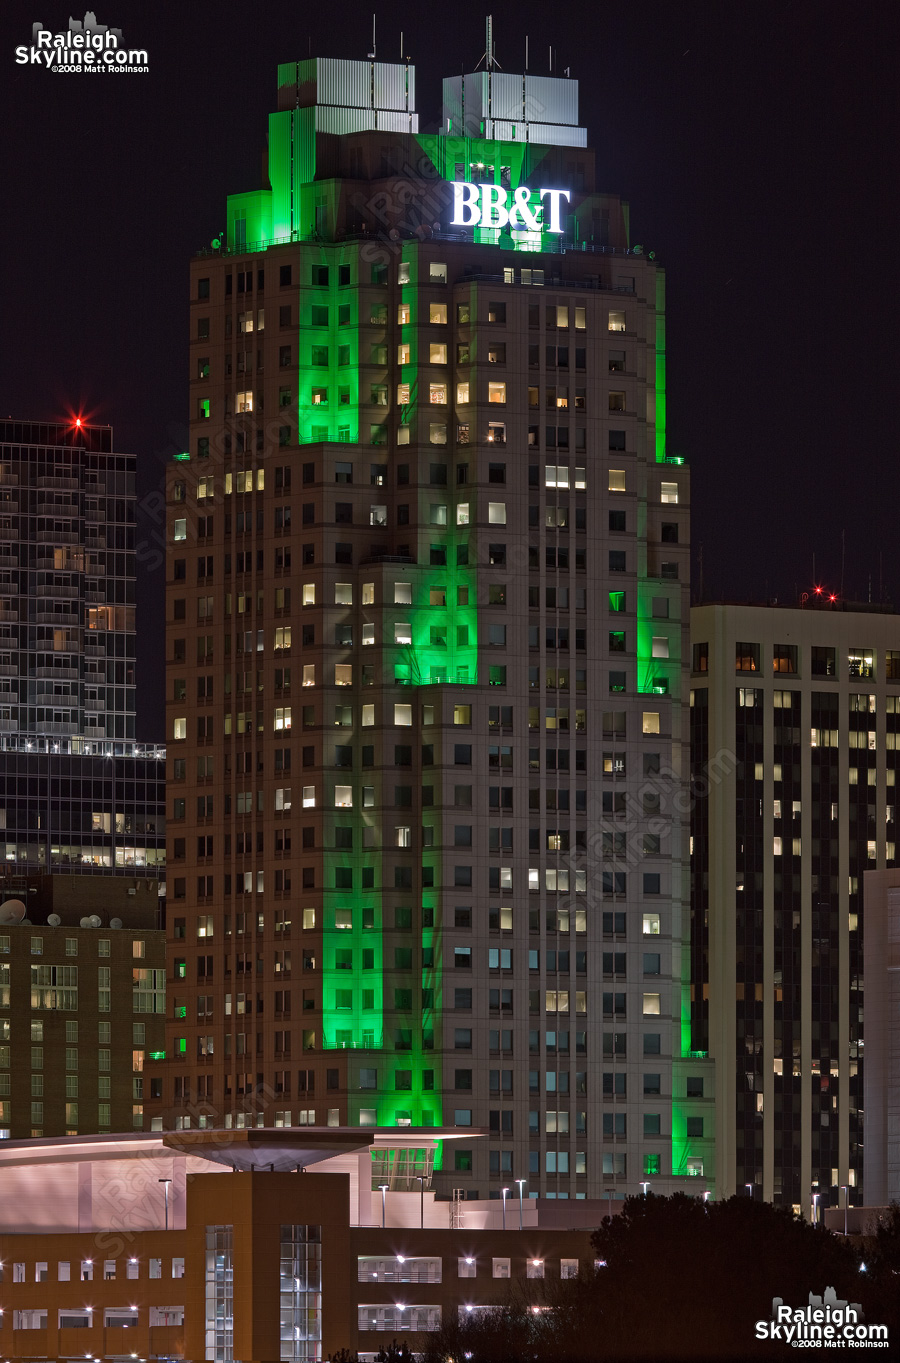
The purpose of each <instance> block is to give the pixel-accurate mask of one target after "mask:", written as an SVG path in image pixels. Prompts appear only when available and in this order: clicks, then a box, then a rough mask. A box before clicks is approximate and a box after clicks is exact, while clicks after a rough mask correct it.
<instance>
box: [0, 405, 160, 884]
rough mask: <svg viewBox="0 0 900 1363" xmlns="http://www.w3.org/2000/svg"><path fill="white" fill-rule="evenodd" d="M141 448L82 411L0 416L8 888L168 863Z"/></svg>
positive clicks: (1, 715)
mask: <svg viewBox="0 0 900 1363" xmlns="http://www.w3.org/2000/svg"><path fill="white" fill-rule="evenodd" d="M134 479H135V457H134V455H131V454H120V453H118V452H116V451H114V449H113V435H112V430H111V428H110V427H108V426H92V425H89V424H87V423H85V422H81V421H80V420H77V419H74V420H72V421H70V422H65V423H63V422H29V421H0V829H2V832H0V839H2V841H0V847H2V848H3V858H2V860H3V888H5V889H6V890H8V891H10V892H13V893H18V892H19V891H20V890H21V884H20V883H19V879H20V878H21V877H23V876H33V875H34V874H43V875H51V874H56V873H60V872H62V873H64V874H73V873H74V874H79V873H91V872H93V871H96V870H100V871H103V872H112V873H118V874H120V875H132V874H138V875H141V874H149V875H152V876H160V875H161V874H162V871H163V868H164V865H165V826H164V822H163V809H164V804H165V796H164V791H163V784H164V780H165V751H164V750H163V749H162V748H161V747H157V746H156V745H153V744H143V743H136V742H135V679H134V646H135V634H134V629H135V620H134V611H135V607H134V599H135V553H134V518H135V488H134Z"/></svg>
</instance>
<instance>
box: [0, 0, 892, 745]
mask: <svg viewBox="0 0 900 1363" xmlns="http://www.w3.org/2000/svg"><path fill="white" fill-rule="evenodd" d="M94 9H95V12H96V14H97V18H98V20H99V21H100V22H101V23H106V24H109V25H111V26H114V27H120V28H121V29H122V30H123V37H124V40H125V42H126V44H127V45H128V46H132V47H144V48H147V49H148V51H149V56H150V73H149V74H148V75H122V76H118V77H115V76H106V77H103V76H96V77H88V78H86V77H84V76H65V75H54V74H51V73H50V72H47V71H44V70H41V69H39V68H38V67H34V66H27V67H22V66H17V65H16V64H15V54H14V49H15V47H16V46H18V45H19V44H27V43H29V42H30V38H31V25H32V23H33V22H34V21H35V20H36V19H41V20H42V22H43V24H44V26H45V27H46V28H49V29H51V30H52V31H53V32H56V31H59V30H61V29H64V28H65V26H66V24H67V22H68V16H69V13H70V9H69V8H68V7H67V5H63V4H62V0H33V3H27V4H26V3H22V0H4V3H3V5H2V8H0V100H2V105H3V108H2V124H0V126H2V141H0V147H2V165H0V176H2V178H0V183H2V186H3V191H4V199H5V211H4V212H3V214H2V218H0V223H2V225H0V234H2V244H3V251H2V256H0V259H2V269H0V317H2V319H3V324H4V333H5V346H4V351H5V354H4V363H3V364H2V365H0V410H2V411H3V413H4V414H5V415H11V416H16V417H26V418H29V417H30V418H58V417H60V416H63V415H65V414H66V413H67V412H70V411H76V410H80V411H81V412H82V413H83V414H84V415H85V416H89V417H90V418H91V419H93V420H95V421H98V422H109V423H111V424H112V425H113V426H114V427H115V431H116V444H117V447H118V448H119V449H122V450H131V451H134V452H135V453H136V454H137V456H138V469H139V475H138V487H139V492H140V494H141V515H140V523H139V533H138V541H139V553H140V557H141V559H142V562H143V565H144V566H143V568H142V570H141V571H142V576H141V582H140V589H139V598H138V599H139V610H140V617H139V618H140V626H139V628H140V635H139V661H140V663H141V666H140V668H139V674H138V677H139V683H140V687H139V693H140V707H141V708H140V716H139V735H140V736H142V737H145V738H147V739H152V738H161V737H162V733H163V728H162V675H161V670H160V669H159V667H158V666H155V664H158V661H159V659H160V657H161V649H160V637H161V631H162V619H163V612H162V598H163V584H164V574H163V571H162V567H161V562H160V559H161V555H160V552H159V551H160V547H161V539H160V538H159V533H160V528H161V518H160V498H159V488H160V486H161V481H162V470H163V463H164V461H165V459H166V458H167V457H168V456H169V455H171V454H172V453H173V452H174V451H175V450H176V449H182V448H185V447H186V438H187V426H186V417H187V397H188V386H187V385H188V361H187V302H188V298H187V279H188V260H189V257H190V255H191V254H192V252H194V251H195V250H197V249H198V248H199V247H202V246H204V245H206V244H208V243H209V241H210V239H211V237H213V236H214V235H216V233H217V232H218V231H220V230H221V228H222V227H223V226H224V205H225V196H226V194H227V193H229V192H232V191H237V190H241V189H248V188H253V187H255V186H256V185H257V184H258V183H259V182H260V179H259V177H260V164H261V156H262V150H263V146H264V139H265V132H266V121H267V115H268V113H269V111H270V110H271V109H273V108H274V107H275V93H276V84H275V76H276V65H277V63H278V62H279V61H291V60H295V59H298V58H303V57H306V56H308V55H309V54H310V53H312V54H313V55H321V56H336V57H352V58H364V57H365V56H366V54H367V53H368V51H369V49H370V42H371V15H372V8H371V4H368V5H362V4H358V3H345V4H343V5H340V6H338V5H336V4H334V3H322V4H320V5H300V4H296V3H281V2H280V0H279V2H278V3H275V2H273V0H258V2H257V3H252V4H249V3H246V0H242V3H240V4H238V3H235V0H216V2H215V3H212V0H188V3H183V0H178V3H176V0H157V2H156V3H153V4H144V3H140V4H138V3H134V0H96V3H95V5H94ZM492 9H493V14H494V31H495V39H496V57H497V60H498V61H499V63H500V64H501V66H502V67H503V68H504V69H505V70H507V71H521V70H522V67H523V65H524V49H525V35H526V34H528V35H529V37H530V57H531V60H530V69H531V70H532V71H533V72H535V73H539V74H540V73H545V72H547V70H548V49H549V46H550V45H551V44H552V45H553V47H554V49H555V51H556V53H557V74H562V73H563V71H564V70H565V68H566V67H567V66H568V67H570V68H571V74H572V76H573V77H577V78H578V79H579V81H580V82H581V84H580V96H581V122H582V124H584V125H586V126H587V128H588V141H589V145H590V146H592V147H594V148H595V149H596V151H597V164H598V180H599V187H600V188H601V189H605V190H610V191H614V192H618V193H620V194H622V196H623V197H624V198H626V199H628V200H629V201H630V203H631V207H632V219H631V220H632V237H633V240H634V241H638V242H641V243H642V244H643V245H644V246H645V247H646V248H648V249H650V248H652V249H655V250H656V252H657V255H658V258H659V259H660V260H661V261H662V262H663V263H664V264H665V266H666V268H667V273H668V359H669V368H668V376H669V434H670V449H671V451H672V452H674V453H679V454H683V455H685V456H686V457H687V459H688V461H689V462H690V464H691V466H692V472H693V503H692V505H693V528H692V536H693V541H694V596H695V597H697V596H698V595H699V592H700V570H699V563H700V555H701V551H702V589H703V595H704V597H705V598H706V599H718V598H721V597H725V598H730V599H733V598H738V599H754V600H762V599H765V598H767V597H769V598H771V597H777V598H778V600H779V601H781V602H789V601H791V602H792V601H794V600H796V597H797V593H799V592H800V591H803V590H805V589H808V588H809V586H810V585H811V583H812V566H813V555H815V561H816V568H817V575H818V578H819V580H820V581H823V582H825V583H827V584H828V585H829V586H834V587H837V586H839V584H840V579H841V560H842V552H841V542H842V533H843V534H844V540H845V555H844V569H843V582H844V596H845V597H856V598H862V599H866V598H867V597H868V595H869V591H870V585H869V584H870V577H871V594H872V598H873V599H876V598H878V597H879V595H880V593H881V586H880V584H881V581H882V575H883V597H884V598H885V599H893V600H895V601H898V602H900V564H898V557H897V551H896V529H895V527H896V522H897V515H898V487H897V460H898V452H900V416H898V401H897V389H898V379H897V376H898V371H900V353H898V349H900V347H898V339H897V337H898V320H897V318H896V317H895V314H896V313H897V311H898V307H900V287H898V283H900V281H898V256H900V253H898V250H897V246H896V242H895V237H896V216H897V207H898V198H900V195H898V189H897V148H898V145H900V138H898V133H900V117H898V111H900V105H898V96H897V87H896V64H897V63H896V59H897V51H898V39H900V7H898V6H897V5H896V4H890V3H886V2H882V0H862V3H860V0H857V2H856V3H853V4H841V5H838V4H835V3H831V2H830V0H821V2H820V3H773V2H771V0H761V2H759V0H758V2H757V3H753V4H749V3H745V2H743V0H741V3H736V2H735V0H719V3H711V2H709V0H698V3H681V4H676V3H661V2H660V0H644V2H643V3H640V4H633V3H632V4H627V3H620V4H618V5H617V4H615V3H603V4H575V3H571V0H563V3H561V4H540V5H538V4H535V3H522V4H515V5H513V4H509V3H503V4H500V3H495V4H494V5H493V6H492ZM71 12H74V13H75V14H77V16H78V17H81V15H82V12H83V11H82V10H81V8H76V9H75V10H73V11H71ZM485 12H486V11H485V7H484V6H475V5H472V4H471V3H462V4H460V3H455V4H453V5H448V6H443V7H442V6H440V5H429V6H427V7H426V6H423V5H415V4H405V5H400V4H396V3H391V4H383V3H382V4H380V5H379V6H378V10H377V16H378V30H377V46H378V57H379V59H381V60H388V61H393V60H397V59H398V58H399V54H400V32H401V30H402V31H403V33H404V45H405V46H404V51H405V52H406V53H407V54H411V56H412V59H413V61H414V63H415V65H416V68H417V105H418V109H419V112H420V116H421V126H422V127H423V129H424V128H429V127H433V126H436V124H437V121H438V119H439V118H440V97H441V86H440V81H441V77H442V76H445V75H453V74H456V73H458V72H459V71H460V70H462V69H465V70H472V69H473V68H474V66H475V64H476V62H477V61H478V59H479V57H480V56H481V53H482V51H483V48H484V14H485Z"/></svg>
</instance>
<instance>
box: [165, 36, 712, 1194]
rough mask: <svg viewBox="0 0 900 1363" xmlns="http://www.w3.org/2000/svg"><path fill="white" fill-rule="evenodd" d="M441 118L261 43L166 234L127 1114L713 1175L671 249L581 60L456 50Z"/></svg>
mask: <svg viewBox="0 0 900 1363" xmlns="http://www.w3.org/2000/svg"><path fill="white" fill-rule="evenodd" d="M441 128H442V131H440V132H439V133H433V134H423V133H420V132H419V129H418V116H417V114H416V112H415V71H414V68H413V67H412V66H409V65H406V64H402V65H388V64H385V63H378V62H375V61H370V62H351V61H326V60H321V59H317V60H310V61H305V62H299V63H289V64H287V65H284V66H281V67H280V68H279V73H278V110H277V112H275V113H273V114H272V115H271V117H270V122H269V141H268V145H269V165H268V178H269V184H268V185H266V186H265V187H263V188H261V189H258V190H253V191H250V192H246V193H241V194H236V195H232V196H231V197H230V198H229V201H228V209H227V233H226V236H225V238H224V240H220V239H216V240H214V242H213V245H212V247H211V248H210V249H208V250H206V251H204V252H202V253H201V254H200V255H199V256H198V257H196V258H195V259H194V261H193V262H192V266H191V321H190V352H191V361H190V364H191V395H190V402H191V413H190V415H191V427H190V432H191V434H190V448H189V449H188V450H187V451H185V453H184V454H183V455H181V456H178V457H177V458H176V460H175V462H173V464H172V465H171V466H170V469H169V474H168V482H167V499H168V542H169V554H168V565H169V572H168V581H169V586H168V615H167V619H168V625H167V653H166V658H167V665H168V666H167V673H168V683H167V684H168V721H167V723H168V737H169V739H170V740H171V742H170V748H169V752H170V762H169V776H170V780H171V786H170V795H169V805H170V808H169V811H168V813H169V820H170V821H169V833H170V836H169V857H170V860H171V862H172V868H171V876H172V880H171V885H170V919H169V933H170V942H169V950H170V958H171V972H172V975H173V976H174V981H173V986H172V987H173V988H174V990H175V994H176V998H175V1001H174V1020H171V1016H170V1032H171V1035H170V1042H169V1045H168V1052H169V1057H170V1060H169V1064H168V1071H167V1076H166V1079H165V1081H164V1084H165V1087H164V1098H163V1103H162V1108H161V1110H160V1111H158V1112H157V1114H156V1125H157V1126H165V1127H173V1126H174V1127H182V1128H183V1127H187V1126H191V1125H200V1126H215V1125H225V1126H235V1127H238V1126H251V1125H257V1124H258V1125H290V1124H298V1123H313V1124H323V1125H324V1124H326V1123H327V1124H329V1125H345V1124H346V1125H351V1126H357V1125H379V1126H383V1127H390V1126H412V1127H416V1126H421V1127H429V1128H432V1129H433V1128H435V1127H440V1126H442V1125H453V1126H455V1127H466V1126H469V1125H471V1126H472V1127H473V1128H478V1127H483V1128H486V1129H487V1130H488V1131H489V1133H490V1136H489V1140H487V1141H475V1142H473V1145H472V1147H471V1148H468V1147H466V1145H465V1143H464V1142H462V1143H460V1142H454V1143H453V1144H454V1151H453V1154H452V1155H451V1156H449V1157H448V1158H449V1159H450V1160H451V1161H452V1167H450V1168H446V1167H445V1168H444V1169H443V1171H442V1172H441V1174H440V1176H439V1180H438V1183H437V1185H436V1186H437V1187H438V1188H439V1189H440V1190H443V1191H445V1192H446V1191H449V1189H451V1188H455V1187H462V1188H464V1189H466V1190H467V1191H468V1192H470V1193H471V1194H472V1195H475V1194H477V1193H478V1192H480V1193H481V1194H482V1195H484V1196H487V1195H488V1193H489V1192H491V1193H494V1194H496V1193H499V1189H500V1186H501V1185H508V1184H509V1183H510V1181H511V1180H512V1179H513V1178H514V1177H520V1178H523V1179H526V1180H527V1181H528V1187H529V1191H531V1192H534V1193H538V1192H541V1193H543V1194H545V1195H547V1196H550V1197H575V1196H579V1197H580V1196H584V1195H592V1196H596V1195H605V1192H606V1190H607V1189H612V1190H614V1191H616V1192H617V1193H618V1194H621V1193H622V1192H624V1191H635V1189H636V1186H637V1184H638V1182H639V1181H640V1180H641V1179H644V1178H646V1179H650V1180H651V1181H652V1182H653V1185H654V1187H656V1188H658V1189H659V1190H662V1189H663V1188H664V1187H672V1186H674V1184H675V1183H676V1182H677V1180H678V1179H679V1178H681V1177H688V1176H691V1175H695V1176H702V1177H703V1178H705V1179H709V1178H710V1176H711V1174H712V1169H711V1150H712V1143H711V1134H712V1133H711V1123H710V1119H709V1116H708V1115H704V1114H705V1112H706V1113H707V1114H708V1110H709V1104H710V1100H711V1097H712V1093H711V1078H710V1072H709V1067H708V1066H707V1065H706V1064H705V1062H704V1058H703V1057H702V1056H697V1055H692V1054H691V1053H690V1049H689V1047H690V1038H689V1011H690V1010H689V998H688V992H689V987H688V979H687V965H688V955H687V949H686V942H687V931H688V927H687V918H686V902H687V901H686V894H687V842H686V813H687V804H686V801H685V800H683V799H682V798H681V793H682V782H683V780H684V779H685V777H686V772H687V759H686V746H685V745H686V718H687V712H686V709H685V708H683V705H682V700H683V695H684V690H683V678H684V675H685V674H684V656H685V641H686V629H687V620H686V599H687V598H686V589H687V576H688V543H687V541H688V500H689V499H688V476H687V470H686V468H685V467H684V465H683V462H682V460H680V459H677V458H673V457H671V456H669V455H668V454H667V452H666V440H665V331H664V281H663V274H662V271H661V269H660V267H659V265H658V264H657V263H656V262H655V260H654V259H653V258H652V254H647V253H645V252H644V251H642V249H641V248H640V247H639V246H631V245H630V243H629V236H628V213H627V207H626V206H625V205H624V204H623V203H622V202H621V201H620V200H619V199H618V198H616V197H615V196H613V195H609V194H601V193H599V192H597V190H596V187H595V168H594V156H593V153H592V152H591V151H589V150H588V149H587V147H586V141H587V137H586V132H585V130H584V129H583V128H581V127H580V126H578V86H577V82H575V81H571V80H563V79H557V78H555V77H534V76H531V75H526V76H522V75H519V76H515V75H509V74H505V73H501V72H499V71H498V70H497V68H496V67H495V66H493V65H492V64H491V63H490V62H489V64H488V69H487V70H484V71H481V72H478V73H476V74H473V75H467V76H465V77H458V78H454V79H451V80H448V81H445V83H444V116H443V120H442V124H441ZM704 1122H705V1123H706V1125H705V1126H704ZM482 1147H483V1148H482ZM694 1186H697V1185H696V1184H695V1185H694Z"/></svg>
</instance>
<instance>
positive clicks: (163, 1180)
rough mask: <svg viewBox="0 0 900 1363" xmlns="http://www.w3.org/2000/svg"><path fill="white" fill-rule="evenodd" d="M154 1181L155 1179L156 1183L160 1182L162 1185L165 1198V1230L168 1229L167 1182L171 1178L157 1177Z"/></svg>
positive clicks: (168, 1182)
mask: <svg viewBox="0 0 900 1363" xmlns="http://www.w3.org/2000/svg"><path fill="white" fill-rule="evenodd" d="M156 1181H157V1183H161V1184H162V1185H163V1193H164V1194H165V1198H166V1230H168V1229H169V1184H170V1183H171V1182H172V1180H171V1179H170V1178H159V1179H157V1180H156Z"/></svg>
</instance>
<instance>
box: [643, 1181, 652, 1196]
mask: <svg viewBox="0 0 900 1363" xmlns="http://www.w3.org/2000/svg"><path fill="white" fill-rule="evenodd" d="M641 1187H642V1188H643V1190H644V1197H646V1196H647V1189H648V1188H649V1187H650V1182H649V1179H645V1180H643V1181H642V1183H641Z"/></svg>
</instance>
